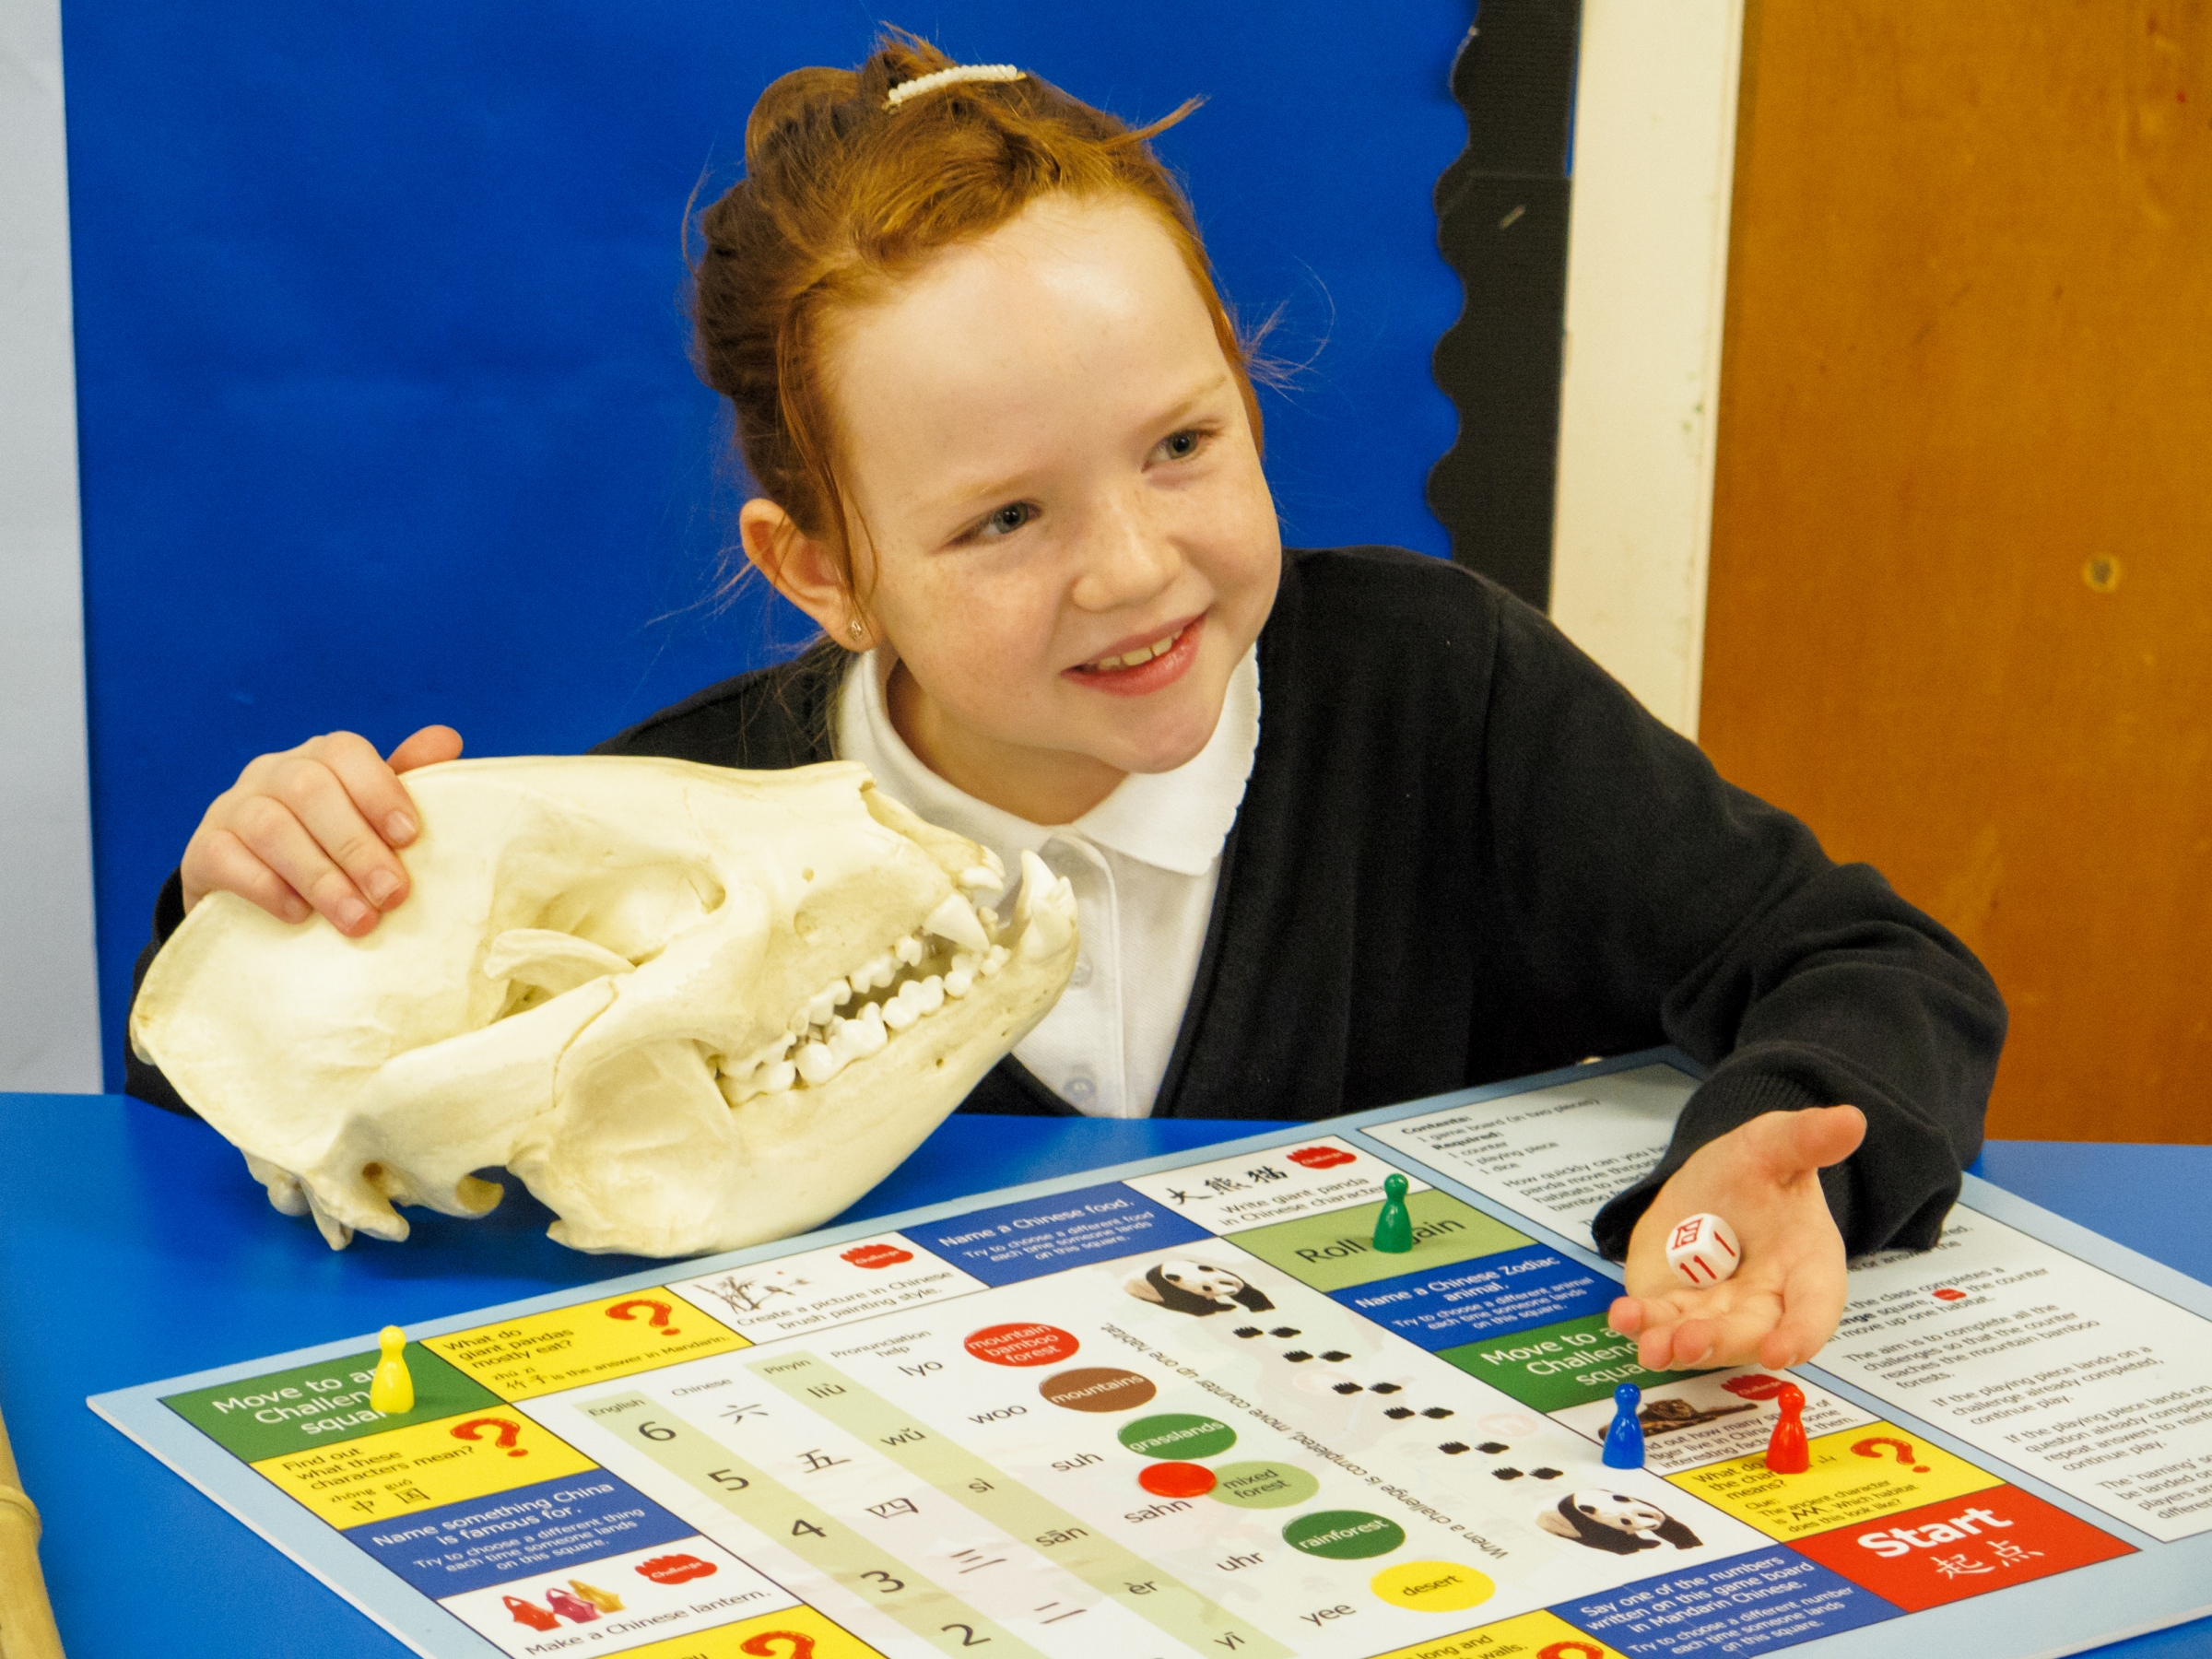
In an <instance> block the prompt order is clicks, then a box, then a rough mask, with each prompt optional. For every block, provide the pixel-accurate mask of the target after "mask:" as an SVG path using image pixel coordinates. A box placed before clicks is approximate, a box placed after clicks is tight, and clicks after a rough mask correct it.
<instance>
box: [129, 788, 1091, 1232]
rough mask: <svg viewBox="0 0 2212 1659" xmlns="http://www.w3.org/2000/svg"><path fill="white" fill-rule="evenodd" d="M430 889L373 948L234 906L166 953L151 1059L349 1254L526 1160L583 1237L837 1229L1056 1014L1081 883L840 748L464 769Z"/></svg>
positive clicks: (435, 792) (525, 1175) (432, 842)
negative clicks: (892, 794)
mask: <svg viewBox="0 0 2212 1659" xmlns="http://www.w3.org/2000/svg"><path fill="white" fill-rule="evenodd" d="M407 783H408V787H409V789H410V791H411V792H412V794H414V797H415V802H416V805H417V807H418V810H419V813H420V818H421V822H422V831H421V834H420V836H419V837H418V840H417V841H415V842H414V844H413V845H412V846H410V847H409V848H408V849H407V852H406V862H407V865H408V869H409V874H410V876H411V877H412V878H413V892H412V894H411V896H410V897H409V899H408V900H407V901H406V903H405V904H403V905H401V906H400V907H399V908H398V909H397V910H395V911H394V912H392V913H391V914H389V915H387V916H386V917H384V918H383V920H382V922H381V923H380V924H378V926H377V928H376V930H375V931H374V932H373V933H371V935H369V936H368V937H367V938H365V939H359V940H355V939H348V938H347V937H346V936H344V935H341V934H339V933H338V932H337V931H336V930H335V928H332V927H329V926H327V925H325V924H322V923H320V922H310V923H308V924H303V925H299V926H290V925H287V924H284V923H281V922H278V921H277V920H276V919H275V918H273V917H271V916H269V915H267V914H265V912H262V911H260V910H257V909H255V908H254V907H253V905H251V904H249V903H247V902H246V901H245V900H242V899H239V898H237V897H235V896H234V895H231V894H228V893H216V894H212V895H210V896H209V897H208V898H207V899H206V900H204V901H203V902H201V903H200V904H198V905H197V906H195V907H194V910H193V912H192V913H191V914H190V915H189V916H187V917H186V918H185V920H184V924H183V925H182V927H180V928H179V929H178V930H177V931H176V933H175V934H174V935H171V938H170V940H169V942H168V943H167V944H166V945H165V946H164V947H162V949H161V951H160V953H159V956H157V957H156V959H155V960H154V963H153V966H152V968H151V969H150V970H149V971H148V972H147V976H146V982H145V983H144V985H143V986H142V987H141V988H140V991H139V994H138V1000H137V1004H136V1006H135V1009H134V1011H133V1014H132V1019H131V1037H132V1041H133V1044H134V1046H135V1048H136V1050H137V1052H138V1053H139V1055H140V1056H141V1057H142V1058H144V1059H147V1060H148V1061H151V1062H152V1063H154V1064H156V1065H159V1066H160V1067H161V1069H162V1070H163V1072H165V1073H166V1074H167V1075H168V1077H169V1079H170V1081H171V1083H172V1084H174V1085H175V1086H176V1088H177V1091H178V1092H179V1093H180V1094H181V1095H182V1096H183V1098H184V1099H185V1100H187V1101H189V1102H190V1103H191V1104H192V1105H193V1107H194V1109H195V1110H197V1111H198V1112H200V1113H201V1115H202V1116H204V1117H205V1118H206V1119H207V1121H208V1122H209V1123H211V1124H214V1126H215V1127H216V1128H217V1129H218V1130H219V1131H220V1132H221V1133H222V1134H223V1135H224V1136H225V1137H226V1138H228V1139H229V1140H230V1141H231V1142H232V1143H233V1144H234V1145H236V1146H237V1147H239V1148H240V1149H241V1151H243V1152H244V1154H245V1156H246V1163H247V1167H248V1169H249V1170H251V1171H252V1172H253V1175H254V1176H255V1178H256V1179H258V1180H259V1181H261V1182H263V1183H264V1184H265V1186H266V1187H267V1188H268V1190H269V1199H270V1202H271V1203H273V1204H274V1205H276V1206H277V1208H278V1209H280V1210H283V1211H285V1212H287V1213H288V1214H292V1215H298V1214H301V1213H303V1212H312V1215H313V1216H314V1218H315V1222H316V1225H317V1226H318V1227H319V1228H321V1230H322V1231H323V1235H324V1238H325V1239H326V1240H328V1241H329V1242H330V1243H331V1245H332V1246H333V1247H334V1248H337V1247H342V1246H343V1245H344V1244H346V1243H347V1241H348V1240H349V1239H350V1238H351V1237H352V1235H353V1233H354V1232H355V1231H356V1230H359V1231H362V1232H367V1233H370V1234H371V1235H373V1236H375V1237H378V1238H383V1239H404V1238H405V1237H406V1233H407V1223H406V1220H405V1219H404V1218H402V1217H401V1216H400V1215H399V1214H398V1213H397V1212H396V1211H395V1210H394V1208H393V1207H392V1206H393V1203H394V1200H396V1201H398V1202H401V1203H406V1204H419V1205H424V1206H429V1207H430V1208H432V1209H437V1210H441V1211H443V1212H444V1213H445V1214H448V1215H481V1214H483V1213H484V1212H485V1211H486V1210H488V1209H489V1208H490V1207H491V1206H492V1205H493V1204H495V1203H497V1202H498V1199H499V1196H500V1188H499V1186H498V1185H497V1183H495V1182H487V1181H484V1180H481V1179H479V1178H477V1176H476V1175H475V1174H474V1171H478V1170H483V1169H487V1168H490V1167H494V1166H503V1167H504V1168H506V1169H508V1170H510V1171H512V1172H513V1173H514V1174H515V1175H516V1176H517V1177H519V1178H520V1179H521V1180H522V1181H523V1182H524V1184H525V1185H526V1186H527V1187H528V1188H529V1189H530V1191H531V1192H532V1193H533V1194H535V1195H536V1196H537V1197H538V1198H539V1199H540V1200H541V1201H543V1202H544V1203H545V1204H546V1205H547V1207H549V1208H550V1209H552V1210H553V1211H555V1212H556V1213H557V1214H558V1215H559V1221H557V1222H556V1223H555V1224H554V1226H553V1227H552V1229H551V1236H552V1237H553V1238H554V1239H556V1240H557V1241H559V1242H561V1243H563V1244H567V1245H570V1246H572V1247H573V1248H575V1249H578V1250H587V1251H622V1252H629V1253H636V1254H641V1255H658V1256H669V1255H688V1254H693V1253H700V1252H703V1251H716V1250H731V1249H736V1248H739V1247H741V1246H744V1245H747V1244H755V1243H759V1242H761V1241H765V1240H769V1239H776V1238H782V1237H785V1236H788V1235H789V1234H791V1233H794V1232H799V1231H803V1230H806V1229H807V1228H810V1227H815V1226H818V1225H819V1224H820V1223H821V1222H823V1221H825V1220H827V1219H828V1218H830V1217H831V1216H834V1215H836V1214H837V1213H838V1212H839V1211H840V1210H842V1209H843V1208H845V1207H846V1206H848V1205H849V1204H851V1203H852V1202H853V1200H854V1199H855V1198H857V1197H859V1196H860V1194H863V1193H865V1191H867V1189H868V1188H869V1187H871V1186H873V1185H874V1184H875V1183H876V1182H878V1181H880V1180H881V1179H882V1178H883V1177H884V1176H885V1175H887V1174H888V1173H889V1172H890V1171H891V1170H892V1169H893V1168H895V1167H896V1166H897V1165H898V1163H899V1162H900V1159H904V1158H905V1157H906V1155H907V1154H908V1153H910V1152H912V1150H913V1149H914V1147H917V1146H918V1145H920V1144H921V1142H922V1140H923V1139H924V1137H925V1136H926V1135H928V1134H929V1132H930V1131H931V1130H932V1129H934V1128H935V1126H936V1125H937V1124H939V1123H940V1122H941V1121H942V1120H943V1119H944V1118H945V1116H946V1114H947V1113H948V1112H951V1111H952V1109H953V1108H954V1107H955V1106H957V1105H958V1104H959V1101H960V1100H961V1099H962V1097H964V1096H965V1095H966V1094H967V1093H968V1091H969V1089H971V1088H972V1087H974V1085H975V1083H976V1082H977V1081H978V1080H979V1079H980V1078H981V1077H982V1075H983V1074H984V1073H985V1072H986V1071H988V1070H989V1069H990V1068H991V1067H992V1066H993V1065H995V1064H997V1062H998V1060H999V1058H1000V1057H1001V1056H1002V1055H1004V1054H1005V1053H1006V1052H1007V1051H1008V1050H1010V1049H1011V1048H1012V1047H1013V1046H1014V1045H1015V1043H1017V1042H1018V1041H1020V1040H1021V1039H1022V1037H1023V1036H1024V1035H1026V1034H1027V1033H1028V1032H1029V1030H1030V1029H1031V1028H1032V1027H1033V1026H1035V1025H1036V1023H1037V1022H1038V1021H1039V1020H1040V1019H1041V1018H1044V1016H1045V1014H1046V1013H1047V1012H1048V1011H1049V1010H1050V1009H1051V1007H1052V1006H1053V1002H1054V1001H1055V1000H1056V999H1057V998H1058V996H1059V994H1060V992H1061V989H1062V987H1063V986H1064V985H1065V983H1066V982H1067V978H1068V974H1069V972H1070V971H1071V970H1072V969H1073V968H1074V965H1075V959H1076V943H1077V941H1076V927H1075V915H1076V903H1075V894H1074V891H1073V889H1072V888H1070V887H1069V885H1068V884H1067V882H1066V881H1065V879H1055V878H1054V877H1053V876H1052V875H1051V874H1050V873H1049V872H1048V871H1046V869H1045V868H1044V866H1043V865H1042V864H1041V862H1040V861H1039V860H1038V859H1037V858H1036V856H1035V855H1034V854H1032V853H1024V854H1023V856H1022V883H1021V892H1020V899H1019V902H1018V904H1017V906H1016V908H1015V912H1014V914H1013V916H1012V917H1011V918H1010V919H1009V920H1008V921H1007V922H1006V924H1005V925H1004V926H1003V927H1002V926H1001V925H1000V924H999V920H998V917H997V915H996V914H995V913H994V912H993V911H991V910H989V909H987V908H978V904H977V902H976V900H977V899H978V898H980V897H988V896H991V895H994V894H995V893H996V892H997V891H998V890H999V889H1000V888H1002V887H1003V885H1004V880H1005V877H1004V871H1003V869H1002V868H1001V866H1000V865H999V862H998V860H997V858H996V856H995V855H994V854H993V853H989V852H988V851H986V850H985V849H983V848H982V847H979V846H977V845H976V844H975V843H974V842H972V841H968V840H966V839H964V838H963V837H960V836H957V835H954V834H952V833H950V832H949V831H947V830H939V829H936V828H935V827H934V826H932V825H929V824H926V823H924V822H923V820H921V819H920V818H916V817H915V816H914V815H913V814H912V813H911V812H909V811H908V810H907V809H906V808H905V807H903V806H900V805H898V804H897V803H896V802H894V801H892V800H890V799H889V798H888V797H887V796H885V795H884V794H881V793H880V792H879V791H878V790H877V788H876V787H875V785H874V783H873V782H871V781H870V780H869V777H868V774H867V772H866V771H865V769H863V768H861V767H858V766H854V765H852V764H850V763H845V762H837V761H831V762H828V763H825V764H822V765H817V766H806V767H800V768H796V769H794V770H793V771H774V772H742V771H729V770H726V769H724V768H720V767H711V766H699V765H694V764H692V763H690V762H688V761H681V760H665V759H650V758H630V757H622V758H616V757H598V758H586V759H549V758H524V759H497V760H466V761H456V762H453V763H452V764H450V765H444V766H437V767H431V768H426V769H424V770H423V771H418V772H415V773H411V774H410V775H409V777H408V779H407Z"/></svg>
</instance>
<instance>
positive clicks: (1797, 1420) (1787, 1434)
mask: <svg viewBox="0 0 2212 1659" xmlns="http://www.w3.org/2000/svg"><path fill="white" fill-rule="evenodd" d="M1774 1403H1775V1404H1776V1405H1778V1406H1781V1407H1782V1416H1781V1417H1779V1418H1776V1419H1775V1422H1774V1438H1773V1439H1772V1440H1771V1441H1768V1442H1767V1467H1768V1468H1769V1469H1771V1470H1772V1471H1773V1472H1774V1473H1775V1474H1777V1475H1802V1474H1804V1473H1805V1472H1806V1470H1807V1469H1809V1468H1811V1467H1812V1466H1813V1456H1812V1453H1811V1452H1810V1450H1808V1449H1807V1447H1806V1443H1805V1390H1804V1389H1802V1388H1799V1387H1798V1386H1797V1385H1796V1384H1795V1383H1794V1382H1785V1383H1783V1385H1782V1387H1780V1388H1779V1389H1777V1390H1776V1391H1775V1394H1774Z"/></svg>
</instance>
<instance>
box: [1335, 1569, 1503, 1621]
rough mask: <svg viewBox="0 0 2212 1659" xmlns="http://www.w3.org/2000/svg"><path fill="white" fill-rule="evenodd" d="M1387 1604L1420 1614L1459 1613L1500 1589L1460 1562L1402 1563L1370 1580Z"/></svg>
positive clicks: (1375, 1591) (1370, 1583) (1372, 1586)
mask: <svg viewBox="0 0 2212 1659" xmlns="http://www.w3.org/2000/svg"><path fill="white" fill-rule="evenodd" d="M1367 1587H1368V1588H1369V1589H1370V1590H1372V1591H1373V1592H1374V1593H1375V1594H1377V1595H1379V1596H1381V1597H1382V1599H1383V1600H1384V1601H1386V1602H1390V1603H1392V1604H1394V1605H1395V1606H1401V1607H1411V1608H1412V1609H1413V1610H1414V1611H1415V1612H1417V1613H1456V1612H1458V1611H1459V1610H1460V1609H1461V1608H1462V1607H1472V1606H1477V1604H1479V1603H1482V1602H1486V1601H1488V1600H1489V1599H1490V1597H1491V1595H1492V1594H1495V1593H1496V1591H1497V1589H1498V1586H1497V1585H1496V1584H1494V1583H1491V1582H1490V1581H1489V1580H1488V1579H1487V1578H1485V1577H1483V1575H1482V1574H1481V1573H1479V1572H1477V1571H1475V1569H1474V1568H1472V1567H1462V1566H1461V1565H1460V1564H1459V1563H1458V1562H1457V1561H1400V1562H1399V1563H1398V1564H1397V1565H1396V1566H1395V1567H1385V1568H1383V1569H1382V1571H1380V1572H1378V1573H1376V1574H1375V1576H1374V1577H1373V1578H1371V1579H1369V1580H1368V1581H1367Z"/></svg>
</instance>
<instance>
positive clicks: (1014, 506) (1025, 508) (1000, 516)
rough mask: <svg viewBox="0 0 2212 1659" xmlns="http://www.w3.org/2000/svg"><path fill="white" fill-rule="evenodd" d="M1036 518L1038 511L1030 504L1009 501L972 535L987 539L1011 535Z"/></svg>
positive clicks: (978, 526) (977, 527) (979, 525)
mask: <svg viewBox="0 0 2212 1659" xmlns="http://www.w3.org/2000/svg"><path fill="white" fill-rule="evenodd" d="M1036 516H1037V509H1036V508H1034V507H1032V506H1030V504H1029V502H1027V501H1009V502H1007V503H1006V505H1005V506H1004V507H1001V508H1000V509H999V510H998V511H997V512H994V513H993V514H992V515H991V516H990V517H989V518H987V519H985V520H984V521H983V522H982V524H978V525H977V526H976V527H975V528H974V530H973V531H971V533H970V534H971V535H977V536H981V537H985V538H989V537H994V536H1001V535H1013V534H1014V532H1015V531H1017V530H1018V529H1020V528H1021V527H1022V526H1023V525H1024V524H1028V523H1029V522H1030V520H1031V519H1033V518H1035V517H1036Z"/></svg>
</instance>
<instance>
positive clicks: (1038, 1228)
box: [901, 1181, 1214, 1285]
mask: <svg viewBox="0 0 2212 1659" xmlns="http://www.w3.org/2000/svg"><path fill="white" fill-rule="evenodd" d="M901 1231H902V1232H903V1233H904V1234H905V1236H906V1237H907V1238H910V1239H912V1240H913V1241H915V1242H916V1243H918V1244H923V1245H926V1246H927V1247H928V1248H929V1249H930V1250H931V1251H932V1252H933V1253H935V1254H937V1255H940V1256H943V1257H944V1258H945V1259H946V1260H947V1261H948V1262H950V1263H952V1264H953V1265H955V1266H956V1267H960V1268H963V1269H965V1270H966V1271H967V1272H969V1273H972V1274H973V1275H974V1276H975V1277H977V1278H979V1279H982V1281H983V1283H984V1284H986V1285H1012V1284H1018V1282H1020V1281H1021V1280H1023V1279H1031V1278H1038V1277H1041V1276H1042V1275H1044V1274H1047V1273H1058V1272H1059V1271H1061V1269H1063V1268H1065V1267H1078V1266H1080V1265H1083V1264H1084V1263H1085V1262H1095V1261H1109V1260H1112V1258H1113V1257H1115V1256H1125V1255H1135V1254H1136V1253H1138V1252H1140V1251H1146V1250H1158V1249H1159V1248H1160V1247H1161V1246H1163V1245H1168V1244H1182V1243H1187V1242H1188V1241H1191V1240H1193V1239H1207V1240H1210V1239H1211V1238H1212V1237H1213V1236H1214V1235H1213V1234H1212V1233H1210V1232H1208V1231H1206V1229H1205V1228H1203V1227H1200V1226H1199V1225H1198V1224H1197V1223H1196V1222H1194V1221H1186V1220H1184V1219H1183V1218H1182V1217H1181V1216H1178V1215H1177V1214H1175V1212H1174V1211H1172V1210H1170V1209H1163V1208H1162V1207H1161V1206H1159V1204H1158V1203H1156V1202H1155V1201H1154V1200H1152V1199H1150V1198H1147V1197H1146V1196H1145V1195H1144V1194H1142V1193H1140V1192H1138V1191H1137V1190H1136V1189H1135V1187H1126V1186H1124V1185H1122V1183H1121V1182H1118V1181H1117V1182H1109V1183H1107V1184H1106V1185H1104V1186H1095V1187H1084V1188H1082V1189H1081V1190H1080V1191H1077V1192H1073V1193H1054V1194H1052V1195H1051V1196H1049V1197H1045V1198H1031V1199H1028V1200H1026V1201H1024V1202H1023V1203H1020V1204H1002V1205H998V1206H994V1208H991V1209H979V1210H970V1211H969V1212H968V1213H967V1214H966V1215H964V1216H955V1217H952V1218H950V1219H948V1220H945V1221H934V1222H931V1223H929V1224H928V1225H926V1226H923V1227H908V1228H903V1229H901Z"/></svg>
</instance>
